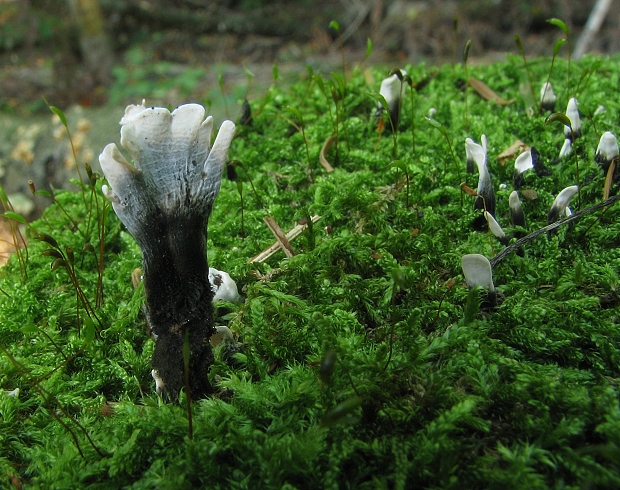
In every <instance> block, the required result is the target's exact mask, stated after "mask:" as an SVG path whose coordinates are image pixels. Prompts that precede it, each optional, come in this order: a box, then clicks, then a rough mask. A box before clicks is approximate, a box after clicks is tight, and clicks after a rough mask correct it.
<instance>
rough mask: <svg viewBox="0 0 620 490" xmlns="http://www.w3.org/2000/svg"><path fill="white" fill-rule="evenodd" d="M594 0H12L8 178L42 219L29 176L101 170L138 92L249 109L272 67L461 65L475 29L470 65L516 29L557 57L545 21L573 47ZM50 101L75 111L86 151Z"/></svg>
mask: <svg viewBox="0 0 620 490" xmlns="http://www.w3.org/2000/svg"><path fill="white" fill-rule="evenodd" d="M596 3H597V2H596V0H541V1H528V0H465V1H458V2H457V1H443V0H441V1H440V0H427V1H409V0H323V1H322V2H317V1H316V0H291V1H267V0H0V63H1V65H2V70H0V125H2V128H3V130H2V132H0V184H1V185H2V187H3V188H4V190H5V191H6V193H7V194H8V195H9V197H10V199H11V202H12V205H13V206H14V207H15V210H16V211H17V212H19V213H20V214H22V215H24V216H26V217H28V218H29V219H31V218H33V217H36V216H37V215H38V214H39V213H40V209H41V208H42V207H43V206H44V205H45V204H46V202H45V201H44V200H43V199H42V198H41V200H40V202H35V201H34V200H33V195H32V192H31V190H32V187H31V186H29V184H28V180H32V181H33V183H34V185H35V188H36V189H48V190H49V189H51V187H50V186H53V187H56V188H63V187H64V188H67V187H71V184H70V183H69V179H71V178H75V177H76V169H75V167H76V165H77V163H78V162H79V165H80V167H82V168H83V165H84V163H89V164H91V165H93V166H94V167H95V168H96V166H97V163H96V162H97V156H98V155H99V153H100V151H101V149H102V148H103V147H104V146H105V144H106V143H108V142H110V141H116V142H118V139H119V136H118V135H119V131H118V130H119V126H118V121H119V119H120V117H121V116H122V114H123V111H124V107H125V105H127V104H129V103H140V101H141V100H142V99H143V98H145V99H146V100H147V104H149V105H163V106H167V107H175V106H176V105H179V104H181V103H183V102H188V101H196V102H200V103H203V104H204V105H206V106H208V107H209V110H210V112H211V113H213V114H214V118H215V122H216V126H219V124H220V123H221V120H222V119H223V118H225V117H227V118H231V119H233V120H235V119H237V118H238V115H239V108H240V104H241V102H242V101H243V99H244V98H246V97H247V98H249V99H250V100H252V98H255V97H259V96H261V95H263V94H264V93H265V90H266V89H267V87H268V86H269V85H270V84H271V83H272V81H273V76H274V65H277V73H278V74H279V77H280V79H281V80H280V81H279V83H290V82H292V81H295V80H298V79H299V78H300V77H303V76H307V73H308V72H307V67H308V66H310V67H312V69H313V70H314V72H319V71H320V72H323V73H329V72H331V71H340V70H341V69H342V51H344V55H345V59H346V64H347V69H351V68H353V67H355V66H358V65H360V63H362V62H364V63H365V65H366V66H368V65H382V66H385V67H386V69H387V70H389V69H391V68H395V67H400V66H403V65H405V64H407V63H414V64H417V63H426V64H427V65H433V64H442V63H455V62H459V61H461V58H462V51H463V46H464V44H465V43H466V42H467V40H469V39H471V40H472V45H471V51H470V57H469V63H481V62H482V63H485V62H493V61H497V60H501V59H505V56H506V53H515V54H518V53H519V51H518V49H517V46H516V43H515V35H518V36H519V38H520V39H521V41H522V43H523V47H524V50H525V53H526V54H527V56H528V57H530V58H533V57H536V56H550V55H551V54H552V52H553V45H554V43H555V42H556V41H557V40H558V39H560V38H561V37H564V34H563V33H562V31H561V30H560V29H558V27H557V26H554V25H552V24H550V23H548V22H547V20H548V19H550V18H559V19H561V20H562V21H564V22H565V23H566V25H567V27H568V29H569V36H570V43H571V45H572V46H574V45H575V42H576V40H577V39H578V38H579V36H580V34H581V33H582V31H583V30H584V26H585V25H586V22H587V21H588V17H589V15H590V13H591V12H592V10H593V7H594V6H595V4H596ZM607 3H608V4H609V5H608V6H609V8H608V10H607V11H606V12H605V15H604V17H603V19H602V20H603V22H602V24H601V26H600V28H599V29H598V30H597V32H596V34H595V36H594V37H593V38H592V41H591V43H590V44H589V46H588V51H591V52H595V53H602V54H614V53H616V52H617V51H619V48H620V33H619V30H620V5H619V4H620V2H614V1H610V2H607ZM368 39H370V40H371V41H372V53H371V55H370V57H369V58H368V59H366V60H365V59H364V58H365V55H366V53H367V48H368ZM565 50H566V47H564V48H562V51H561V52H560V55H561V56H566V51H565ZM386 74H387V72H386ZM376 82H377V85H378V83H379V81H376ZM377 90H378V86H377ZM46 101H47V103H49V104H50V105H53V106H56V107H58V108H60V109H61V110H62V111H64V112H65V113H66V116H67V121H68V126H69V129H70V131H71V133H72V140H73V147H74V150H75V155H74V153H73V151H72V149H71V145H70V143H69V139H68V137H67V133H66V130H65V128H64V126H63V124H62V123H61V121H60V118H58V117H57V116H54V117H52V113H51V112H50V110H49V109H48V107H47V105H46V104H47V103H46ZM39 198H40V196H37V198H36V199H37V200H38V199H39ZM1 225H2V222H0V226H1Z"/></svg>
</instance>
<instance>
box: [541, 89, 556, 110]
mask: <svg viewBox="0 0 620 490" xmlns="http://www.w3.org/2000/svg"><path fill="white" fill-rule="evenodd" d="M555 101H556V97H555V92H554V91H553V87H552V86H551V83H550V82H545V83H543V86H542V88H541V89H540V107H542V109H544V110H545V111H549V112H553V110H554V109H555Z"/></svg>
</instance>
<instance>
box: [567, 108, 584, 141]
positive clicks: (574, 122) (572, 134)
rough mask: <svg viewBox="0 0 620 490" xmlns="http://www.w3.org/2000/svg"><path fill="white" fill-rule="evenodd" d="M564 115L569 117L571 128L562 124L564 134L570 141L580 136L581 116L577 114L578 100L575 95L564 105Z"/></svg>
mask: <svg viewBox="0 0 620 490" xmlns="http://www.w3.org/2000/svg"><path fill="white" fill-rule="evenodd" d="M566 116H567V117H568V118H569V119H570V122H571V126H572V127H573V128H572V131H571V128H570V127H568V126H564V136H565V137H566V138H567V139H570V140H572V141H574V140H576V139H577V138H579V137H580V136H581V117H580V116H579V102H578V101H577V99H575V97H572V98H571V99H570V100H569V101H568V105H567V106H566Z"/></svg>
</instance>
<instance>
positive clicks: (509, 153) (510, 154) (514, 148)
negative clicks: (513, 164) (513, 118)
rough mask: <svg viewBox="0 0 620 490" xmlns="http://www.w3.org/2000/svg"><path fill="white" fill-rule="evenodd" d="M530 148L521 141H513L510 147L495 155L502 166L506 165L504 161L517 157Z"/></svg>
mask: <svg viewBox="0 0 620 490" xmlns="http://www.w3.org/2000/svg"><path fill="white" fill-rule="evenodd" d="M529 149H530V147H529V146H528V145H526V144H525V143H523V141H521V140H514V142H513V143H512V145H510V146H509V147H508V148H506V149H505V150H504V151H502V152H501V153H500V154H499V155H497V159H498V160H499V162H500V163H501V164H502V166H504V165H505V164H506V159H508V158H516V157H517V156H518V155H520V154H521V153H523V152H524V151H527V150H529Z"/></svg>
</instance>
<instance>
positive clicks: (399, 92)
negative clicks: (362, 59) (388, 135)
mask: <svg viewBox="0 0 620 490" xmlns="http://www.w3.org/2000/svg"><path fill="white" fill-rule="evenodd" d="M406 75H407V72H406V71H405V70H402V69H401V70H400V77H399V75H398V74H397V73H394V74H392V75H390V76H389V77H387V78H385V79H383V81H382V82H381V88H380V89H379V94H380V95H382V96H383V98H384V99H385V101H386V102H387V106H388V112H389V114H388V115H389V118H390V121H389V124H388V126H389V127H390V128H391V129H393V130H394V131H398V123H399V122H400V107H401V104H402V98H403V94H404V92H405V88H406V86H407V85H406V84H405V83H404V82H403V77H405V76H406ZM382 112H383V106H382V105H381V103H379V105H378V106H377V114H381V113H382Z"/></svg>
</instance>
